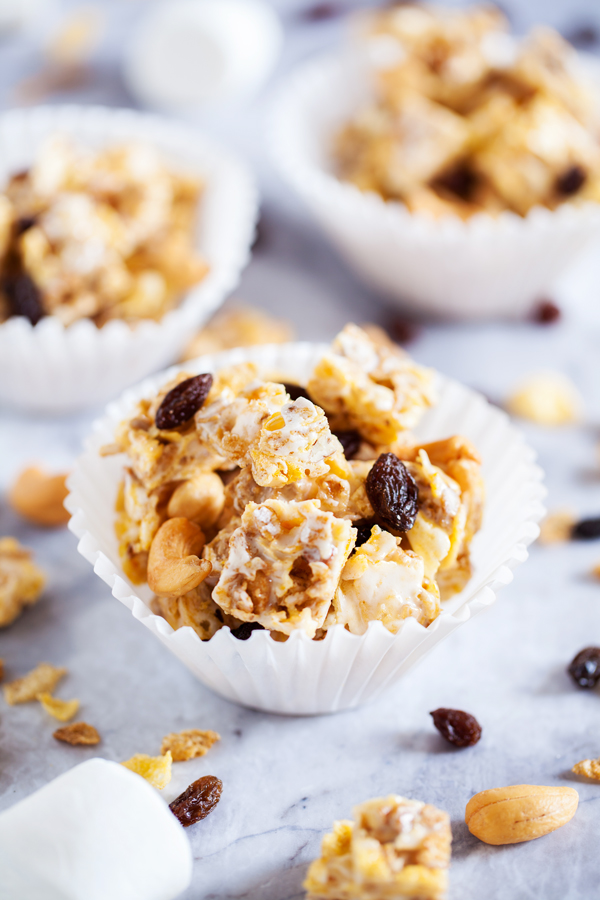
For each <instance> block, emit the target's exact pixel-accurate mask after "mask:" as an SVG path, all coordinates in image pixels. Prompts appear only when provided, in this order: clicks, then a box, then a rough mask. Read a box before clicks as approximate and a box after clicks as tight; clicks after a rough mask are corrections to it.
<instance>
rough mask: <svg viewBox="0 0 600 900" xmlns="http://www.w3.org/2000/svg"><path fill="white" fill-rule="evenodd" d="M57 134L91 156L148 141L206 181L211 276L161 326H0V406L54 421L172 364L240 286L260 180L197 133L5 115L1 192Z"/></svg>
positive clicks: (203, 207)
mask: <svg viewBox="0 0 600 900" xmlns="http://www.w3.org/2000/svg"><path fill="white" fill-rule="evenodd" d="M55 133H61V134H65V135H67V136H70V137H72V138H73V140H75V141H76V142H80V143H82V144H84V145H86V146H92V147H99V146H104V145H106V144H114V143H118V142H122V141H129V140H141V141H147V142H148V143H150V144H152V145H153V146H155V147H156V148H157V149H158V150H159V151H160V153H161V154H162V155H163V157H164V158H165V159H166V160H167V161H168V162H169V163H171V164H172V165H174V166H175V167H180V168H181V169H182V170H184V171H190V172H193V173H197V174H199V175H201V176H202V177H203V178H204V179H205V180H206V188H205V190H204V192H203V195H202V197H201V200H200V208H199V226H198V233H197V247H198V249H199V250H200V252H201V253H202V254H203V256H204V257H205V258H206V260H207V261H208V263H209V265H210V272H209V273H208V275H207V276H206V278H205V279H204V280H203V281H202V282H201V283H200V284H198V285H197V286H195V287H194V288H192V289H191V290H190V291H188V292H187V294H186V295H185V297H184V299H183V300H182V301H181V302H180V304H179V305H178V306H177V308H176V309H174V310H172V311H171V312H169V313H167V315H165V316H164V317H163V318H162V319H161V320H160V322H155V321H151V320H146V321H142V322H140V323H139V324H137V325H136V326H135V327H130V326H128V325H127V324H126V323H125V322H123V321H121V320H113V321H111V322H109V323H108V324H107V325H106V326H105V327H104V328H97V327H96V326H95V325H94V324H93V322H91V321H90V320H89V319H82V320H80V321H78V322H75V323H74V324H73V325H71V326H69V327H65V326H63V325H62V324H61V322H60V321H59V320H58V319H56V318H54V317H52V316H48V317H47V318H44V319H42V320H41V321H40V322H39V323H38V324H37V325H35V326H32V325H31V323H30V322H29V321H28V320H27V319H24V318H22V317H16V318H11V319H8V320H7V321H6V322H4V323H3V324H0V403H5V404H7V405H11V406H14V407H21V408H24V409H28V410H39V411H45V412H52V413H58V412H67V411H71V410H74V409H81V408H85V407H89V406H93V405H94V404H98V403H105V402H106V401H107V400H109V399H110V398H111V397H114V396H116V395H117V394H118V393H120V392H121V391H122V390H123V388H125V387H127V386H128V385H130V384H134V383H135V382H137V381H139V380H140V379H141V378H144V377H145V376H146V375H148V374H149V373H150V372H154V371H157V370H158V369H160V368H163V367H164V366H165V365H168V364H170V363H172V362H174V361H175V360H176V359H177V357H178V356H179V354H180V353H181V351H182V349H183V348H184V346H185V345H186V343H187V342H188V341H189V339H190V338H191V336H192V335H193V333H194V331H195V330H196V329H198V328H199V327H200V326H201V325H202V324H203V323H204V322H205V321H206V319H207V318H209V316H210V315H211V314H212V313H213V312H214V311H215V310H216V309H217V307H218V306H219V305H220V304H221V303H222V302H223V300H224V299H225V297H226V296H227V294H228V293H230V292H231V291H232V290H233V288H235V286H236V285H237V283H238V281H239V277H240V274H241V271H242V269H243V267H244V265H245V264H246V262H247V261H248V259H249V255H250V244H251V242H252V238H253V235H254V228H255V224H256V217H257V213H258V194H257V189H256V187H255V184H254V180H253V177H252V175H251V173H250V172H249V171H248V170H247V168H246V166H245V165H244V164H242V163H241V162H240V161H239V160H237V159H236V158H235V157H234V156H232V155H231V154H229V153H228V152H226V151H225V150H223V148H221V147H219V146H216V145H214V144H212V143H211V142H210V141H207V140H206V139H205V138H204V137H202V136H201V135H200V134H198V132H197V131H195V130H194V129H192V128H189V127H186V126H184V125H181V124H179V123H177V122H173V121H170V120H169V119H167V118H162V117H158V116H154V115H147V114H144V113H138V112H133V111H132V110H126V109H108V108H103V107H77V106H52V107H37V108H34V109H25V110H14V111H12V112H8V113H5V114H4V115H2V116H0V186H1V185H3V184H5V183H6V181H7V179H8V178H9V176H10V175H11V174H13V173H14V172H17V171H19V170H22V169H24V168H26V167H28V166H29V165H30V164H31V163H32V162H33V160H34V158H35V156H36V153H37V151H38V149H39V147H40V145H41V144H42V142H43V141H44V140H45V139H46V138H47V137H48V136H49V135H52V134H55ZM0 189H1V187H0Z"/></svg>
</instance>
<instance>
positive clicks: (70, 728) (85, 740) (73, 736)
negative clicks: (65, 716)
mask: <svg viewBox="0 0 600 900" xmlns="http://www.w3.org/2000/svg"><path fill="white" fill-rule="evenodd" d="M52 736H53V737H55V738H56V740H57V741H63V743H65V744H72V745H73V746H76V745H79V744H81V745H83V746H92V745H93V744H99V743H100V735H99V734H98V732H97V731H96V729H95V728H94V726H93V725H88V723H87V722H73V723H72V724H71V725H63V727H62V728H57V729H56V731H55V732H54V734H53V735H52Z"/></svg>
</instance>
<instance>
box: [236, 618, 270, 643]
mask: <svg viewBox="0 0 600 900" xmlns="http://www.w3.org/2000/svg"><path fill="white" fill-rule="evenodd" d="M264 630H265V627H264V625H261V624H260V623H259V622H243V623H242V624H241V625H238V627H237V628H233V629H232V631H231V633H232V635H233V636H234V638H237V639H238V641H247V640H248V638H249V637H250V635H251V634H252V632H253V631H264Z"/></svg>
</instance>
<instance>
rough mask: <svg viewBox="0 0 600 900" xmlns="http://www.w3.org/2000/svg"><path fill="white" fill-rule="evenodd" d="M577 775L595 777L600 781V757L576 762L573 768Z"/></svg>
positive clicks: (595, 779) (572, 770)
mask: <svg viewBox="0 0 600 900" xmlns="http://www.w3.org/2000/svg"><path fill="white" fill-rule="evenodd" d="M571 772H575V774H576V775H585V777H586V778H593V779H594V781H600V759H582V760H581V762H578V763H576V765H574V766H573V768H572V769H571Z"/></svg>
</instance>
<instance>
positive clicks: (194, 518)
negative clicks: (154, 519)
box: [167, 472, 225, 530]
mask: <svg viewBox="0 0 600 900" xmlns="http://www.w3.org/2000/svg"><path fill="white" fill-rule="evenodd" d="M224 504H225V488H224V486H223V482H222V481H221V479H220V478H219V476H218V475H217V474H216V472H200V473H199V474H198V475H195V476H194V477H193V478H190V479H189V480H188V481H184V482H183V484H180V485H179V487H177V488H175V490H174V492H173V494H172V496H171V499H170V500H169V507H168V510H167V512H168V515H169V517H170V518H173V517H174V516H185V518H186V519H189V520H190V521H191V522H196V523H197V524H198V525H200V527H201V528H203V529H204V530H206V529H208V528H211V527H212V526H213V525H214V524H215V522H216V521H217V519H218V518H219V516H220V515H221V512H222V510H223V506H224Z"/></svg>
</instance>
